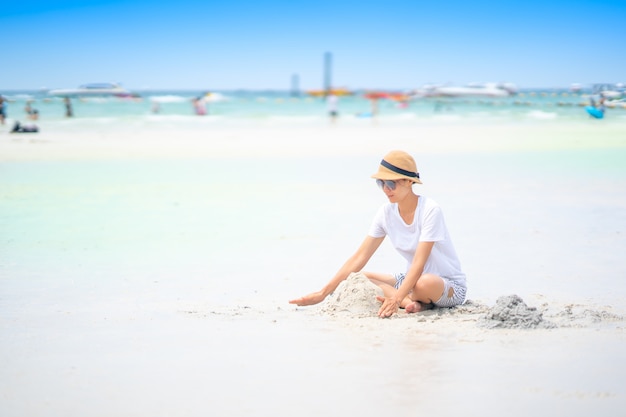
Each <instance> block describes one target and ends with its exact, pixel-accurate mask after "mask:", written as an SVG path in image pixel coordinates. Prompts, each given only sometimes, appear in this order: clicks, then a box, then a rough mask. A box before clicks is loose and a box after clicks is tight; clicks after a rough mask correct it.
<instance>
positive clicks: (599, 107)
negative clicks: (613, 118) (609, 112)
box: [585, 97, 606, 119]
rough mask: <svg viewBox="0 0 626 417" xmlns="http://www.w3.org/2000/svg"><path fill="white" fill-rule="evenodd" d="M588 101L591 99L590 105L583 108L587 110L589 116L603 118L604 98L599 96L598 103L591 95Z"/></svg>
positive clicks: (604, 109)
mask: <svg viewBox="0 0 626 417" xmlns="http://www.w3.org/2000/svg"><path fill="white" fill-rule="evenodd" d="M590 101H591V105H590V106H587V107H585V110H586V111H587V113H589V116H591V117H594V118H596V119H602V118H604V112H605V111H606V105H605V104H604V101H605V98H604V97H600V100H598V103H596V101H595V100H594V99H593V97H592V98H591V100H590Z"/></svg>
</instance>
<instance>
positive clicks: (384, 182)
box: [376, 180, 396, 191]
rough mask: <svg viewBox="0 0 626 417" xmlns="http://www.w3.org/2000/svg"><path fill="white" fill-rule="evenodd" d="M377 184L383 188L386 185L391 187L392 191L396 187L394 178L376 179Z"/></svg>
mask: <svg viewBox="0 0 626 417" xmlns="http://www.w3.org/2000/svg"><path fill="white" fill-rule="evenodd" d="M376 184H377V185H378V186H379V187H380V189H381V190H382V189H383V188H385V187H387V188H389V189H390V190H391V191H393V190H395V189H396V182H395V181H394V180H376Z"/></svg>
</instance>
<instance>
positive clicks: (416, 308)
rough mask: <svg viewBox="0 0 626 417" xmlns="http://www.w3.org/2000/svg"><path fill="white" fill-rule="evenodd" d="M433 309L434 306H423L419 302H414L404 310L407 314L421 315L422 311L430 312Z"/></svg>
mask: <svg viewBox="0 0 626 417" xmlns="http://www.w3.org/2000/svg"><path fill="white" fill-rule="evenodd" d="M431 308H433V305H432V304H422V303H420V302H419V301H413V302H412V303H411V304H407V306H406V307H404V310H405V311H406V312H407V313H419V312H420V311H425V310H430V309H431Z"/></svg>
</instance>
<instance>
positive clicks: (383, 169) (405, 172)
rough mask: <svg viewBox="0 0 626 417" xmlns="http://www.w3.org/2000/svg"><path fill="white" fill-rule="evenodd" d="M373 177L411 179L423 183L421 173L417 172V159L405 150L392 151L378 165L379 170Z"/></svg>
mask: <svg viewBox="0 0 626 417" xmlns="http://www.w3.org/2000/svg"><path fill="white" fill-rule="evenodd" d="M372 178H376V179H381V180H402V179H406V180H411V181H413V182H414V183H416V184H421V183H422V181H420V174H419V172H417V166H416V165H415V160H414V159H413V157H412V156H411V155H409V154H408V153H406V152H404V151H391V152H389V153H388V154H387V155H385V157H384V158H383V160H382V161H380V165H379V166H378V172H377V173H375V174H374V175H372Z"/></svg>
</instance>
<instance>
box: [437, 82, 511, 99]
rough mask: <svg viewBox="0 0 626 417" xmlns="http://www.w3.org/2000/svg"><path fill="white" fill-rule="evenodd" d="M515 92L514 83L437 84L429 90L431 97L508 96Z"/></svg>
mask: <svg viewBox="0 0 626 417" xmlns="http://www.w3.org/2000/svg"><path fill="white" fill-rule="evenodd" d="M513 93H515V86H513V85H512V84H496V83H485V84H470V85H467V86H464V87H456V86H435V87H433V88H431V89H430V90H429V91H428V94H427V96H429V97H508V96H510V95H512V94H513Z"/></svg>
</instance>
